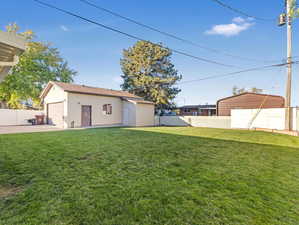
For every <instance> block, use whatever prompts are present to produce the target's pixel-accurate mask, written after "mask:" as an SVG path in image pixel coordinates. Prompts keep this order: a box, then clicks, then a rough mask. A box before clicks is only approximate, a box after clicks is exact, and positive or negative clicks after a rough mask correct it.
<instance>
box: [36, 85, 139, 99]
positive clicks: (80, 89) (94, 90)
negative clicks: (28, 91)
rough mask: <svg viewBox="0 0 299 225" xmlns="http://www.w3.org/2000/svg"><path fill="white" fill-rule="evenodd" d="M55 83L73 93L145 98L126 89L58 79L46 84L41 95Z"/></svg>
mask: <svg viewBox="0 0 299 225" xmlns="http://www.w3.org/2000/svg"><path fill="white" fill-rule="evenodd" d="M53 85H57V86H59V87H60V88H62V89H63V90H64V91H66V92H71V93H78V94H88V95H102V96H113V97H123V98H133V99H138V100H143V99H142V98H141V97H139V96H137V95H134V94H131V93H129V92H126V91H116V90H112V89H105V88H98V87H90V86H85V85H78V84H70V83H63V82H56V81H55V82H54V81H50V82H49V83H48V85H47V86H46V88H45V89H44V91H43V92H42V94H41V96H40V97H41V98H44V97H45V96H46V95H47V93H48V92H49V90H50V89H51V87H52V86H53Z"/></svg>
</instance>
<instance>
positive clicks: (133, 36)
mask: <svg viewBox="0 0 299 225" xmlns="http://www.w3.org/2000/svg"><path fill="white" fill-rule="evenodd" d="M33 1H34V2H37V3H39V4H41V5H43V6H46V7H48V8H52V9H55V10H57V11H60V12H62V13H64V14H68V15H70V16H72V17H76V18H78V19H81V20H84V21H86V22H89V23H92V24H95V25H97V26H100V27H102V28H105V29H107V30H110V31H113V32H116V33H119V34H122V35H124V36H127V37H129V38H132V39H135V40H138V41H145V42H148V43H151V44H153V45H156V46H159V47H161V48H164V49H169V50H171V51H172V52H174V53H177V54H180V55H184V56H187V57H189V58H193V59H196V60H198V61H202V62H206V63H211V64H215V65H219V66H224V67H235V68H236V67H238V66H235V65H229V64H226V63H222V62H218V61H215V60H210V59H207V58H203V57H198V56H194V55H192V54H189V53H186V52H183V51H180V50H176V49H173V48H168V47H164V46H162V45H161V44H157V43H154V42H151V41H147V40H144V39H143V38H140V37H137V36H135V35H132V34H129V33H127V32H124V31H121V30H118V29H116V28H113V27H110V26H107V25H104V24H102V23H99V22H96V21H94V20H91V19H88V18H86V17H83V16H80V15H78V14H76V13H73V12H70V11H68V10H65V9H62V8H59V7H56V6H54V5H51V4H49V3H46V2H43V1H40V0H33Z"/></svg>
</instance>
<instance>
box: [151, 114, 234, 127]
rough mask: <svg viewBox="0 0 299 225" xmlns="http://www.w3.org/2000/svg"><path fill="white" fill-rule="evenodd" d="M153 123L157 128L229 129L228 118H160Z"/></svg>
mask: <svg viewBox="0 0 299 225" xmlns="http://www.w3.org/2000/svg"><path fill="white" fill-rule="evenodd" d="M155 122H156V125H157V126H159V125H161V126H192V127H211V128H231V121H230V116H160V117H156V120H155Z"/></svg>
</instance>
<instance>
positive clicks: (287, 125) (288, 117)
mask: <svg viewBox="0 0 299 225" xmlns="http://www.w3.org/2000/svg"><path fill="white" fill-rule="evenodd" d="M292 2H293V0H286V7H287V57H288V58H287V59H288V60H287V63H288V64H287V86H286V102H285V129H286V130H291V129H292V125H291V124H292V119H291V116H292V113H291V95H292V16H291V10H292Z"/></svg>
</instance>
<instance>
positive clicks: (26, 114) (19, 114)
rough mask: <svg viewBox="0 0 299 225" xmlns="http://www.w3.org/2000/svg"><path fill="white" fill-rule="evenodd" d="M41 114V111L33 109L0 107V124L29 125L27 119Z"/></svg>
mask: <svg viewBox="0 0 299 225" xmlns="http://www.w3.org/2000/svg"><path fill="white" fill-rule="evenodd" d="M43 114H44V112H43V111H35V110H15V109H0V126H18V125H29V124H30V123H28V120H29V119H34V118H35V116H36V115H43Z"/></svg>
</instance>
